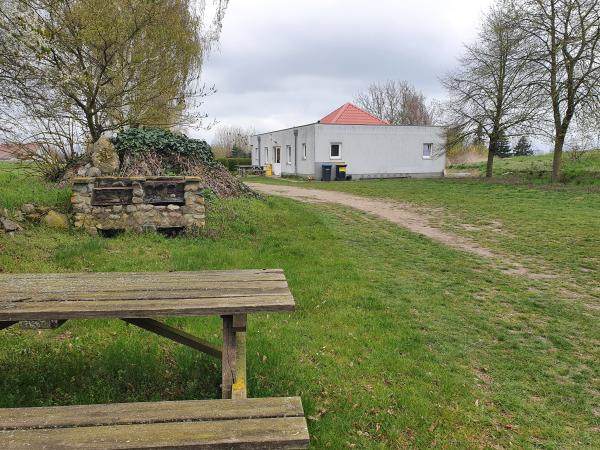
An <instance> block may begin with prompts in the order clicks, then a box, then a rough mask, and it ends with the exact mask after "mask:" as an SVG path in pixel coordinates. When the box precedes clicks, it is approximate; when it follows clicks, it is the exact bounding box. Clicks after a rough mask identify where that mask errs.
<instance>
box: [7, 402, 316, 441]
mask: <svg viewBox="0 0 600 450" xmlns="http://www.w3.org/2000/svg"><path fill="white" fill-rule="evenodd" d="M308 445H309V436H308V429H307V426H306V420H305V418H304V411H303V408H302V402H301V400H300V398H299V397H289V398H256V399H244V400H191V401H176V402H148V403H117V404H109V405H89V406H54V407H42V408H9V409H0V448H2V449H10V450H17V449H25V448H27V449H31V448H49V449H50V448H51V449H57V448H60V449H81V448H94V449H116V448H118V449H205V448H223V449H225V448H227V449H236V448H238V449H241V448H244V449H252V448H272V449H275V448H307V447H308Z"/></svg>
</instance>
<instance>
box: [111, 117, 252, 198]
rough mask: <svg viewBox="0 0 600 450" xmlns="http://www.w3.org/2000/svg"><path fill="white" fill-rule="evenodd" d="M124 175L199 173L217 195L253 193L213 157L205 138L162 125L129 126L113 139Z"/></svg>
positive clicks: (120, 173) (193, 174) (233, 195)
mask: <svg viewBox="0 0 600 450" xmlns="http://www.w3.org/2000/svg"><path fill="white" fill-rule="evenodd" d="M112 143H113V144H114V145H115V148H116V150H117V153H118V154H119V159H120V161H121V164H120V169H119V175H121V176H163V175H191V176H199V177H202V179H203V180H204V184H205V185H206V187H207V188H209V189H210V190H211V191H213V193H214V194H215V195H216V196H217V197H221V198H223V197H237V196H240V195H254V193H253V191H251V190H250V189H249V188H248V187H247V186H246V185H245V184H244V183H242V182H241V181H240V180H238V179H237V178H235V177H234V176H233V175H232V174H231V173H230V172H229V171H228V170H227V169H226V168H225V167H224V166H223V165H222V164H220V163H219V162H217V161H216V160H215V158H214V156H213V153H212V151H211V148H210V146H209V145H208V144H207V143H206V142H205V141H202V140H198V139H190V138H188V137H187V136H185V135H184V134H181V133H173V132H171V131H169V130H164V129H162V128H130V129H128V130H125V131H121V132H120V133H119V134H117V135H116V136H115V137H114V138H113V139H112Z"/></svg>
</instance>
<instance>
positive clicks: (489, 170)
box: [485, 142, 494, 178]
mask: <svg viewBox="0 0 600 450" xmlns="http://www.w3.org/2000/svg"><path fill="white" fill-rule="evenodd" d="M493 168H494V147H493V146H492V143H491V142H490V145H489V147H488V158H487V166H486V168H485V177H486V178H491V177H492V175H493Z"/></svg>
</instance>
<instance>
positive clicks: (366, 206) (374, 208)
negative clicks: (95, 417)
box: [246, 183, 555, 279]
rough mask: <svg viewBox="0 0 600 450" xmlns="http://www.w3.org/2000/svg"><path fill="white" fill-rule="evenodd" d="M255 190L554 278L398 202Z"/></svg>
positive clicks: (292, 189) (518, 271)
mask: <svg viewBox="0 0 600 450" xmlns="http://www.w3.org/2000/svg"><path fill="white" fill-rule="evenodd" d="M246 184H248V186H250V187H251V188H252V189H254V190H256V191H258V192H260V193H263V194H267V195H279V196H282V197H288V198H292V199H295V200H300V201H303V202H309V203H321V202H327V203H337V204H340V205H345V206H349V207H351V208H355V209H358V210H360V211H364V212H366V213H369V214H373V215H375V216H378V217H381V218H383V219H386V220H388V221H390V222H392V223H395V224H397V225H399V226H401V227H404V228H406V229H408V230H410V231H413V232H415V233H418V234H421V235H423V236H426V237H428V238H430V239H432V240H434V241H436V242H439V243H441V244H444V245H447V246H448V247H452V248H455V249H458V250H462V251H465V252H469V253H472V254H475V255H477V256H481V257H484V258H489V259H493V260H496V261H497V262H499V263H502V265H505V266H510V269H501V270H502V271H503V272H506V273H509V274H512V275H522V276H526V277H527V278H530V279H548V278H555V276H554V275H552V274H538V273H533V272H531V271H529V270H528V269H526V268H525V267H523V266H522V265H521V264H519V263H517V262H516V261H513V260H511V259H510V258H507V257H506V256H504V255H499V254H497V253H495V252H493V251H491V250H489V249H487V248H485V247H482V246H481V245H479V244H477V243H475V242H473V241H471V240H469V239H468V238H465V237H463V236H459V235H456V234H453V233H451V232H448V231H445V230H441V229H440V228H436V227H432V226H431V225H429V222H430V218H429V217H427V216H426V215H424V214H423V213H422V212H421V211H418V210H417V209H416V208H415V207H414V206H412V205H410V204H407V203H401V202H397V201H389V200H378V199H372V198H366V197H360V196H357V195H352V194H347V193H344V192H337V191H325V190H321V189H304V188H300V187H296V186H282V185H273V184H261V183H246Z"/></svg>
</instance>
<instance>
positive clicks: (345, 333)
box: [0, 167, 600, 449]
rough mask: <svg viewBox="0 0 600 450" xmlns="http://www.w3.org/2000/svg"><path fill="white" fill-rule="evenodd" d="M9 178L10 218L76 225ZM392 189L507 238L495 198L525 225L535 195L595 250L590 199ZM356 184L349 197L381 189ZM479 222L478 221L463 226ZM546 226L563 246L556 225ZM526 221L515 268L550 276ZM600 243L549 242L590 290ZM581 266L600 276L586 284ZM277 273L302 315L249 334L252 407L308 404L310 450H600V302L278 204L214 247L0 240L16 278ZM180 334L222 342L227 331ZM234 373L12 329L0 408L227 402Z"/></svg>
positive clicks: (222, 225) (233, 223)
mask: <svg viewBox="0 0 600 450" xmlns="http://www.w3.org/2000/svg"><path fill="white" fill-rule="evenodd" d="M2 170H4V173H0V207H5V206H6V207H9V208H13V207H16V206H18V204H19V203H21V202H26V201H32V200H33V201H37V202H38V203H41V202H46V203H48V204H52V205H58V206H61V205H64V202H65V199H66V198H68V192H61V191H54V190H52V189H49V187H43V186H42V185H36V186H38V187H36V188H31V187H27V188H25V187H24V183H25V181H26V179H25V178H24V177H23V176H22V174H18V175H14V173H13V172H6V170H7V169H6V168H5V167H3V168H2V169H0V172H2ZM7 179H9V180H10V182H6V180H7ZM393 183H396V184H397V186H399V187H388V188H386V189H387V191H393V192H394V194H393V195H394V196H395V198H404V199H406V198H407V197H411V198H414V200H415V201H419V202H422V204H423V205H425V204H428V202H427V201H426V200H427V198H437V197H438V195H439V193H440V192H447V194H446V195H445V196H443V197H442V198H441V200H439V203H440V204H438V203H435V202H434V204H432V205H431V206H432V207H436V206H444V207H445V208H448V209H452V212H453V214H457V215H458V217H459V218H460V220H461V221H462V220H465V221H466V220H467V219H469V220H471V219H477V218H479V219H480V220H481V221H482V222H483V221H487V220H492V218H493V217H494V215H493V211H494V208H493V206H492V205H489V206H484V205H488V201H489V198H490V196H489V190H490V189H492V188H493V189H505V191H501V192H503V195H498V196H497V197H496V198H498V199H502V200H501V201H500V200H498V202H499V204H498V205H497V206H496V211H504V210H507V211H516V210H519V209H522V211H523V214H521V215H519V214H517V213H516V212H513V213H511V214H510V216H511V217H514V218H515V220H518V219H519V218H520V217H526V216H527V212H528V211H531V210H532V209H531V207H530V208H527V207H526V205H527V203H528V202H531V197H532V196H534V197H535V196H537V195H541V194H538V192H541V193H544V194H546V193H547V194H548V195H550V196H554V195H556V196H557V197H551V198H550V199H548V200H546V202H547V203H548V204H552V205H554V206H555V207H557V208H558V209H559V210H561V211H562V210H564V209H568V211H569V212H568V214H569V215H571V218H570V219H569V220H570V222H569V223H579V221H581V222H582V223H581V224H579V225H578V227H577V229H578V231H577V232H576V233H575V232H573V233H574V235H576V236H583V235H585V232H584V231H583V229H584V223H583V222H584V221H589V220H592V221H593V220H594V218H596V219H595V220H597V216H594V212H593V205H594V203H593V202H594V201H596V202H597V199H596V200H593V198H595V197H594V196H596V195H597V194H593V193H592V194H588V193H584V192H579V191H577V192H575V191H569V192H566V191H565V192H555V191H541V190H540V191H537V190H535V191H531V190H530V189H527V188H524V187H513V188H512V190H511V186H500V187H497V186H491V185H486V184H478V182H467V183H465V182H456V183H453V182H449V181H420V182H410V181H409V182H403V181H399V182H381V185H382V186H386V185H387V186H396V185H394V184H393ZM359 184H360V183H348V184H343V186H344V187H343V188H345V189H366V188H365V187H362V186H359ZM340 186H342V185H340ZM345 186H348V187H345ZM353 186H359V187H353ZM364 186H376V183H372V184H367V183H365V184H364ZM469 186H471V188H468V187H469ZM478 186H479V187H478ZM327 187H328V186H327ZM328 188H329V187H328ZM368 189H374V188H370V187H369V188H368ZM377 189H380V188H377ZM493 189H492V190H493ZM436 191H437V194H434V192H436ZM40 192H43V194H42V195H39V193H40ZM397 192H399V193H400V194H397ZM532 192H534V193H533V194H532ZM506 193H510V195H504V194H506ZM484 194H485V195H484ZM363 195H375V196H380V195H382V194H380V193H378V192H372V191H371V192H363ZM460 195H463V196H464V197H463V198H462V201H461V200H460V199H459V198H456V199H454V200H453V196H460ZM428 196H429V197H428ZM561 196H564V197H561ZM481 197H485V198H481ZM577 197H583V198H582V199H581V200H577ZM590 197H591V198H592V199H590ZM535 198H537V197H535ZM37 199H39V200H37ZM561 199H562V200H561ZM473 202H475V204H478V205H481V212H480V213H479V214H476V213H475V210H476V209H477V207H475V206H469V207H464V208H463V207H461V205H462V204H467V203H468V204H469V205H471V204H472V203H473ZM540 202H541V200H540ZM453 205H455V206H453ZM511 205H512V206H511ZM596 205H597V203H596ZM538 208H539V210H540V214H541V203H540V206H538ZM534 210H535V211H538V209H534ZM597 212H598V210H597V209H596V214H597ZM462 214H464V216H462ZM502 214H504V213H502ZM506 214H508V213H506ZM562 214H566V213H561V215H559V216H558V217H559V218H560V217H562ZM498 215H500V212H497V214H496V216H498ZM502 217H505V216H502ZM506 217H508V215H507V216H506ZM545 217H546V225H548V226H550V225H552V224H551V223H549V220H550V218H551V217H557V215H556V214H554V215H551V214H550V213H548V215H546V216H545ZM501 220H503V219H502V218H501ZM521 220H523V221H524V222H526V225H523V226H522V227H518V226H516V225H513V224H511V225H510V226H511V232H512V233H514V236H515V237H513V240H516V241H518V243H515V244H510V245H508V244H507V246H505V247H502V248H505V249H506V251H512V250H514V251H515V252H517V251H518V253H519V254H523V255H525V256H528V257H529V256H537V255H530V254H529V253H528V252H527V251H526V250H525V249H526V248H529V247H528V246H525V245H524V242H525V241H526V238H525V237H523V238H522V237H521V234H520V233H521V232H523V233H530V232H531V229H532V228H534V224H533V223H530V222H529V219H521ZM538 220H539V221H540V222H544V221H543V220H542V219H541V218H540V219H535V221H536V223H537V221H538ZM560 220H565V221H566V220H567V219H566V218H561V219H560ZM473 222H474V223H479V222H475V221H473ZM473 222H471V221H470V222H469V223H473ZM564 223H567V222H564ZM564 223H563V222H561V224H563V225H564ZM594 223H597V222H592V223H588V226H589V228H588V231H587V236H588V241H587V242H588V244H589V246H590V249H591V250H590V252H589V254H588V256H584V254H585V253H588V252H586V251H585V250H582V249H581V248H580V245H575V243H569V242H563V241H562V240H563V239H565V238H564V236H565V235H566V234H565V233H566V231H563V232H561V233H558V232H553V233H552V234H550V235H549V238H548V239H547V240H548V241H550V240H556V242H557V244H556V246H557V247H559V246H561V248H565V249H566V250H567V251H570V252H571V254H572V256H571V257H569V256H568V255H562V256H558V255H561V253H560V252H558V251H557V250H555V249H554V247H552V249H551V250H549V251H550V253H549V254H550V255H555V254H556V255H557V256H556V257H555V259H553V260H552V262H551V263H552V264H553V267H561V266H562V265H563V263H565V262H566V261H571V259H572V260H573V261H574V262H572V263H571V262H569V263H568V264H566V265H565V269H566V270H569V271H573V272H574V273H576V274H578V275H577V276H581V277H582V278H581V279H580V280H581V282H582V283H589V285H591V284H592V282H593V279H594V277H596V280H597V272H596V273H593V270H594V268H597V266H594V264H597V262H598V261H597V255H598V253H595V254H594V253H593V252H592V251H593V249H594V248H597V247H594V246H597V245H598V243H597V242H595V241H594V234H595V233H596V236H597V230H598V227H596V228H595V229H594V228H592V227H593V225H594ZM448 226H449V225H448ZM513 226H514V229H513ZM561 229H563V227H561ZM543 231H544V230H543V229H542V230H539V232H540V233H542V232H543ZM482 233H483V232H482ZM536 236H537V235H536ZM536 239H538V240H539V241H540V242H541V241H544V239H543V237H537V238H536ZM489 242H490V243H492V242H496V240H495V239H492V238H490V241H489ZM577 242H578V243H581V242H586V241H585V240H579V241H577ZM498 245H501V244H498ZM531 247H532V248H533V247H534V245H532V246H531ZM540 251H541V250H540ZM544 256H548V254H547V253H544ZM583 261H586V262H585V264H587V265H586V266H585V267H586V268H588V270H590V272H586V271H580V270H579V269H581V268H583V267H584V264H583ZM263 267H281V268H283V269H285V271H286V275H287V277H288V280H289V284H290V287H291V290H292V292H293V294H294V297H295V299H296V302H297V311H296V312H295V313H292V314H279V315H277V314H273V315H262V316H253V317H250V321H249V334H248V373H249V390H250V392H249V394H250V395H251V396H255V397H264V396H283V395H300V396H302V399H303V402H304V406H305V411H306V413H307V416H308V417H309V420H308V421H309V427H310V433H311V438H312V445H313V447H314V448H332V449H338V448H357V449H358V448H360V449H363V448H381V449H387V448H406V447H409V448H434V447H437V448H511V447H512V448H598V447H600V364H599V362H600V345H599V344H600V327H599V326H598V318H599V316H600V310H599V309H598V308H594V307H593V306H594V304H593V301H594V299H591V300H590V299H585V300H581V299H565V297H564V293H563V289H564V287H563V286H561V283H559V282H558V281H556V280H550V281H548V280H546V281H544V280H530V279H527V278H525V277H516V276H511V275H506V274H504V273H502V272H500V271H499V270H497V269H496V268H494V267H493V266H491V265H490V263H489V262H488V261H485V260H483V259H479V258H476V257H474V256H471V255H468V254H465V253H463V252H459V251H455V250H450V249H448V248H446V247H444V246H442V245H439V244H436V243H433V242H431V241H430V240H428V239H425V238H422V237H420V236H418V235H415V234H413V233H410V232H407V231H404V230H403V229H401V228H399V227H397V226H395V225H392V224H389V223H387V222H384V221H380V220H376V219H373V218H371V217H368V216H365V215H364V214H361V213H358V212H355V211H352V210H349V209H346V208H341V207H334V206H330V205H319V206H314V205H307V204H302V203H298V202H294V201H291V200H286V199H277V198H271V199H268V200H266V201H260V200H246V199H243V200H229V201H221V202H214V203H212V204H211V205H210V211H209V214H208V229H207V230H206V232H205V233H204V234H203V235H202V236H198V237H187V238H186V237H182V238H175V239H168V238H164V237H161V236H157V235H154V234H146V235H141V236H135V235H122V236H119V237H117V238H114V239H102V238H94V237H89V236H87V235H85V234H82V233H78V232H63V231H56V230H51V229H48V228H45V227H43V226H31V227H28V228H27V229H26V230H24V231H23V232H21V233H19V234H16V235H15V236H13V237H9V236H6V235H4V236H0V270H1V271H2V272H5V273H11V272H32V271H36V272H72V271H120V270H137V271H149V270H202V269H235V268H240V269H242V268H263ZM569 273H570V272H569ZM596 300H597V298H596ZM595 305H596V306H597V305H598V303H596V304H595ZM170 323H171V324H176V325H178V326H181V327H183V328H184V329H185V330H187V331H189V332H192V333H195V334H198V335H200V336H203V337H206V338H208V339H213V340H214V342H218V333H219V324H218V321H217V320H212V319H209V320H206V319H174V320H171V321H170ZM219 364H220V363H219V362H218V361H216V360H214V359H212V358H210V357H208V356H204V355H200V354H197V353H195V352H193V351H192V350H189V349H187V348H185V347H182V346H178V345H177V344H173V343H170V342H168V341H166V340H163V339H161V338H158V337H154V336H153V335H149V334H146V333H144V332H143V331H141V330H138V329H136V328H134V327H131V326H127V325H125V324H123V323H120V322H118V321H94V322H77V321H70V322H67V323H66V324H65V325H64V326H63V327H61V328H59V329H57V330H53V331H41V332H37V331H25V330H21V329H19V328H18V327H12V328H9V329H6V330H4V331H1V332H0V373H2V377H0V407H15V406H36V405H50V404H53V405H62V404H78V403H100V402H122V401H145V400H159V399H161V400H176V399H192V398H212V397H218V395H219V387H218V383H219V370H218V369H219Z"/></svg>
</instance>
